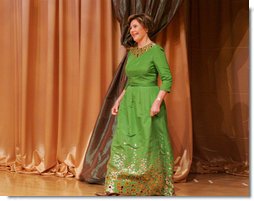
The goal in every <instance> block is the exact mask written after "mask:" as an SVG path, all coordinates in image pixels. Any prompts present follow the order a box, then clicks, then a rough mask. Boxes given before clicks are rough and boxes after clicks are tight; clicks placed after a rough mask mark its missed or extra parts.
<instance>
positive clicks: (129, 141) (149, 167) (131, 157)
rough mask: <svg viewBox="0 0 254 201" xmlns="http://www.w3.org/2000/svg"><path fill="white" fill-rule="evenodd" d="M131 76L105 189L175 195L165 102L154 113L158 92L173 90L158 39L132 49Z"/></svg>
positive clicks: (129, 54) (128, 63)
mask: <svg viewBox="0 0 254 201" xmlns="http://www.w3.org/2000/svg"><path fill="white" fill-rule="evenodd" d="M142 50H143V52H142ZM126 75H127V77H128V82H127V86H126V88H125V90H126V92H125V94H124V97H123V98H122V100H121V103H120V106H119V111H118V114H117V117H116V127H115V129H114V135H113V140H112V145H111V152H110V159H109V161H108V164H107V173H106V177H105V191H106V192H109V193H119V194H122V195H140V196H142V195H165V196H170V195H173V194H174V187H173V180H172V176H173V165H174V159H173V152H172V149H171V145H170V140H169V134H168V128H167V113H166V107H165V103H164V102H162V104H161V108H160V112H159V113H158V114H157V115H156V116H154V117H151V116H150V109H151V106H152V104H153V102H154V100H155V99H156V97H157V95H158V93H159V91H160V90H164V91H167V92H169V91H170V88H171V84H172V76H171V73H170V69H169V65H168V62H167V59H166V56H165V53H164V50H163V49H162V48H161V47H160V46H159V45H157V44H154V43H152V44H149V45H148V46H146V47H144V48H142V49H138V48H136V49H135V48H132V49H131V50H130V51H129V52H128V60H127V64H126ZM158 75H159V76H160V78H161V81H162V84H161V85H160V87H159V86H158V85H157V77H158Z"/></svg>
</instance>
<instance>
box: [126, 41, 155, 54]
mask: <svg viewBox="0 0 254 201" xmlns="http://www.w3.org/2000/svg"><path fill="white" fill-rule="evenodd" d="M153 46H154V43H149V44H147V45H145V46H144V47H141V48H138V47H131V48H129V50H130V52H131V53H132V54H133V55H134V56H136V57H139V56H141V55H142V54H144V53H145V52H147V51H148V50H149V49H151V47H153Z"/></svg>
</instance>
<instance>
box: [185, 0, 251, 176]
mask: <svg viewBox="0 0 254 201" xmlns="http://www.w3.org/2000/svg"><path fill="white" fill-rule="evenodd" d="M189 10H190V12H189V18H188V19H189V34H188V35H189V40H188V47H189V48H188V53H189V64H190V66H189V71H190V83H191V85H190V86H191V106H192V114H193V116H192V117H193V118H192V119H193V148H194V150H193V152H194V155H193V165H192V170H191V171H192V172H198V173H217V172H227V173H230V174H240V175H248V166H249V7H248V0H234V1H231V0H213V1H205V0H197V1H190V4H189Z"/></svg>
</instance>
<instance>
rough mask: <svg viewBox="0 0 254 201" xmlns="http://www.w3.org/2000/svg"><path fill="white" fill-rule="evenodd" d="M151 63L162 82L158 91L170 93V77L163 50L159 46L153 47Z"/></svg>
mask: <svg viewBox="0 0 254 201" xmlns="http://www.w3.org/2000/svg"><path fill="white" fill-rule="evenodd" d="M153 61H154V65H155V67H156V69H157V71H158V73H159V76H160V78H161V81H162V84H161V86H160V89H161V90H164V91H167V92H170V89H171V85H172V75H171V72H170V69H169V65H168V61H167V58H166V55H165V52H164V49H163V48H161V47H160V46H157V47H155V51H154V55H153Z"/></svg>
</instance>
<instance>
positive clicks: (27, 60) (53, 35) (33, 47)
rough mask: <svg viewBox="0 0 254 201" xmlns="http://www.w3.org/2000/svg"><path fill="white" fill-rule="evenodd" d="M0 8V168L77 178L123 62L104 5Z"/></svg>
mask: <svg viewBox="0 0 254 201" xmlns="http://www.w3.org/2000/svg"><path fill="white" fill-rule="evenodd" d="M0 10H1V12H0V29H1V32H0V47H1V48H0V53H1V55H0V78H1V79H0V96H1V100H0V109H1V113H0V169H3V170H11V171H16V172H22V173H29V174H44V175H51V174H52V175H57V176H60V177H73V176H76V177H78V175H79V172H80V168H81V167H82V164H83V158H84V153H85V151H86V148H87V144H88V141H89V139H90V134H91V130H92V128H93V124H94V122H95V120H96V117H97V113H98V112H99V105H101V103H102V100H103V97H104V95H105V93H106V91H107V87H108V85H109V84H110V81H111V80H112V72H113V71H114V70H115V67H114V66H115V63H116V62H119V61H120V58H121V57H122V51H121V49H120V48H118V47H119V42H118V41H117V40H115V38H116V34H118V32H119V31H118V29H117V26H116V25H115V22H114V20H113V18H112V9H111V2H110V1H99V0H96V1H94V0H22V1H21V0H3V1H0ZM117 37H118V35H117ZM105 39H107V40H105ZM110 49H117V51H116V50H115V51H107V50H110Z"/></svg>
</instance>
